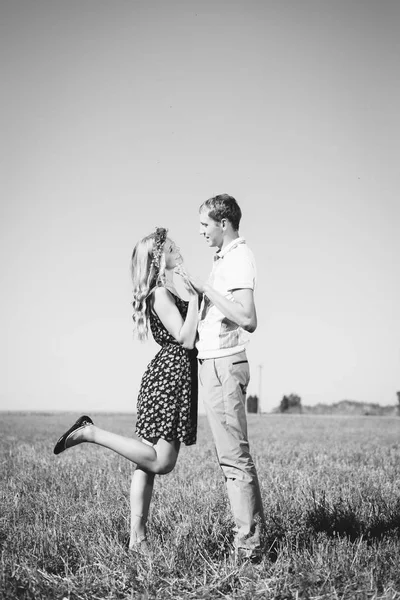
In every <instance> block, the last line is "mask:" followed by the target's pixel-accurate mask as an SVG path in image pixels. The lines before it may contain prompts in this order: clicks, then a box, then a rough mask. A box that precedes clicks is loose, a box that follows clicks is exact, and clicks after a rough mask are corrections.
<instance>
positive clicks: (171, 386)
mask: <svg viewBox="0 0 400 600" xmlns="http://www.w3.org/2000/svg"><path fill="white" fill-rule="evenodd" d="M199 212H200V233H201V235H203V236H204V238H205V239H206V241H207V243H208V245H209V246H211V247H216V248H217V251H216V253H215V255H214V265H213V269H212V272H211V275H210V277H209V279H208V281H207V283H205V284H201V283H199V282H198V281H197V280H196V279H194V278H193V277H191V276H190V275H188V274H187V273H186V272H185V270H184V268H183V267H182V266H181V264H180V263H181V256H180V253H179V248H178V247H177V246H176V245H175V244H174V242H173V241H172V240H171V239H169V238H168V237H167V230H166V229H163V228H157V229H156V231H155V233H153V234H151V235H149V236H147V237H145V238H144V239H142V240H141V241H140V242H138V243H137V244H136V246H135V248H134V250H133V254H132V280H133V294H134V301H133V311H134V312H133V321H134V325H135V329H136V333H137V335H138V337H139V339H141V340H145V339H146V337H147V334H148V327H149V326H150V329H151V332H152V334H153V337H154V340H155V341H156V342H157V343H158V344H159V345H160V346H161V350H160V351H159V352H158V353H157V354H156V356H155V357H154V358H153V360H152V361H151V362H150V364H149V365H148V367H147V369H146V372H145V374H144V376H143V378H142V382H141V387H140V391H139V397H138V402H137V423H136V434H137V436H138V437H139V438H140V439H139V440H137V439H132V438H128V437H124V436H121V435H117V434H115V433H111V432H109V431H105V430H102V429H99V428H98V427H96V426H95V425H94V424H93V421H92V420H91V419H90V417H88V416H83V417H80V419H78V421H77V422H76V423H75V424H74V425H73V426H72V427H71V428H70V429H69V430H68V431H67V432H66V433H64V435H62V436H61V437H60V439H59V440H58V442H57V444H56V446H55V448H54V453H55V454H60V452H63V451H64V450H66V449H67V448H71V447H72V446H75V445H77V444H80V443H82V442H91V443H94V444H99V445H101V446H104V447H106V448H109V449H110V450H113V451H114V452H117V453H118V454H121V455H122V456H124V457H125V458H127V459H128V460H130V461H131V462H133V463H135V464H136V465H137V466H136V469H135V471H134V473H133V476H132V483H131V494H130V501H131V527H130V542H129V547H130V548H131V549H135V548H140V547H145V544H146V522H147V517H148V513H149V508H150V502H151V496H152V492H153V485H154V477H155V475H156V474H159V475H161V474H165V473H169V472H170V471H172V469H173V468H174V466H175V463H176V460H177V458H178V453H179V448H180V444H181V442H183V443H184V444H186V445H191V444H194V443H195V442H196V428H197V391H198V389H197V385H198V383H197V381H199V383H200V386H201V388H202V392H203V400H204V407H205V410H206V415H207V418H208V422H209V424H210V427H211V431H212V434H213V437H214V443H215V446H216V451H217V456H218V461H219V464H220V466H221V468H222V471H223V473H224V477H225V481H226V486H227V492H228V497H229V501H230V504H231V509H232V513H233V517H234V520H235V525H236V527H235V530H236V536H235V553H236V555H237V556H241V557H243V558H250V559H252V558H257V557H258V556H259V555H260V553H261V543H260V530H261V528H262V526H263V523H264V516H263V509H262V503H261V495H260V488H259V483H258V479H257V473H256V469H255V466H254V462H253V460H252V457H251V455H250V452H249V444H248V438H247V421H246V408H245V400H246V387H247V385H248V382H249V365H248V361H247V357H246V352H245V343H246V339H245V338H246V332H253V331H254V330H255V328H256V326H257V317H256V310H255V306H254V297H253V292H254V286H255V277H256V273H255V264H254V258H253V255H252V253H251V251H250V250H249V249H248V247H247V245H246V243H245V241H244V239H243V238H241V237H239V223H240V219H241V210H240V207H239V205H238V203H237V202H236V200H235V199H234V198H233V197H232V196H229V195H228V194H221V195H219V196H215V197H213V198H210V199H208V200H206V201H205V202H204V203H203V204H202V205H201V206H200V211H199ZM174 272H175V273H177V274H178V275H180V277H181V278H182V281H183V284H184V288H185V289H186V292H187V295H188V301H185V300H183V299H182V298H180V296H179V295H178V293H177V291H176V289H175V287H174V284H173V273H174ZM199 297H201V298H202V299H201V306H200V311H199ZM196 340H197V341H196ZM196 348H197V350H196ZM197 363H198V364H197ZM197 367H198V370H199V373H198V380H197Z"/></svg>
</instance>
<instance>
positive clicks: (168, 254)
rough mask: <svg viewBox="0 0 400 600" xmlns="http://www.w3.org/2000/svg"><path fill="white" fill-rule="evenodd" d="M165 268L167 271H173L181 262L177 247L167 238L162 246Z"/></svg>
mask: <svg viewBox="0 0 400 600" xmlns="http://www.w3.org/2000/svg"><path fill="white" fill-rule="evenodd" d="M164 256H165V268H166V269H167V270H172V269H175V267H177V266H178V265H180V264H181V262H182V256H181V252H180V249H179V247H178V246H177V245H176V244H175V243H174V242H173V241H172V240H170V239H169V238H167V241H166V242H165V244H164Z"/></svg>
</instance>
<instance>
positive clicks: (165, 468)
mask: <svg viewBox="0 0 400 600" xmlns="http://www.w3.org/2000/svg"><path fill="white" fill-rule="evenodd" d="M175 465H176V457H172V458H171V457H170V458H166V459H160V460H159V461H157V464H156V466H155V473H156V474H157V475H167V473H171V471H172V470H173V468H174V467H175Z"/></svg>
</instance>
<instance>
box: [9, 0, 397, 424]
mask: <svg viewBox="0 0 400 600" xmlns="http://www.w3.org/2000/svg"><path fill="white" fill-rule="evenodd" d="M399 26H400V3H398V2H396V1H394V0H393V1H388V0H381V1H379V2H378V1H375V2H372V1H369V0H363V1H361V0H352V2H348V1H347V0H335V1H333V0H325V1H324V0H315V1H314V0H303V1H302V2H298V1H297V0H292V1H289V0H280V1H279V2H278V1H270V0H263V1H257V0H246V1H236V0H231V1H229V2H228V1H221V0H214V1H210V0H202V1H198V0H193V1H190V0H188V1H177V0H165V1H163V2H161V1H154V0H149V1H144V0H143V1H142V0H113V2H111V1H105V0H80V1H77V0H69V1H68V2H61V1H60V0H59V1H57V0H36V1H35V2H32V1H31V0H6V1H5V2H2V3H1V7H0V68H1V79H2V95H1V100H0V102H1V111H0V126H1V131H2V135H1V146H0V164H1V173H0V182H1V190H2V193H1V196H0V289H1V295H0V332H1V336H0V364H1V370H0V373H1V376H0V408H1V409H3V410H71V411H76V412H89V411H96V410H98V411H133V410H135V406H136V397H137V393H138V389H139V385H140V379H141V376H142V374H143V372H144V369H145V368H146V365H147V363H148V362H149V361H150V359H151V358H152V356H153V355H154V354H155V352H156V351H157V346H156V344H155V343H154V341H153V340H152V339H150V340H149V341H148V342H147V343H145V344H142V343H140V342H139V341H137V340H136V339H135V338H134V336H133V331H132V319H131V315H132V308H131V301H132V285H131V281H130V270H129V269H130V257H131V253H132V249H133V247H134V245H135V243H136V242H137V241H138V240H139V239H140V238H142V237H144V236H145V235H147V234H148V233H150V232H151V231H153V230H154V228H155V227H156V226H163V227H167V228H169V234H170V236H171V238H172V239H173V240H174V241H175V242H176V243H177V244H178V245H179V246H180V248H181V251H182V254H183V256H184V258H185V264H186V267H187V269H188V270H189V272H191V273H192V274H193V275H195V276H196V277H199V278H201V279H205V278H206V277H207V274H208V272H209V270H210V269H211V264H212V254H213V249H210V248H208V246H207V245H206V243H205V241H204V240H202V239H201V237H200V235H199V218H198V208H199V205H200V204H201V203H202V202H203V201H204V200H206V199H207V198H209V197H211V196H214V195H216V194H220V193H229V194H231V195H233V196H234V197H235V198H236V199H237V201H238V202H239V204H240V206H241V208H242V212H243V218H242V223H241V227H240V234H241V235H243V237H245V239H246V241H247V243H248V244H249V246H250V248H251V249H252V250H253V252H254V254H255V256H256V260H257V267H258V284H257V290H256V304H257V312H258V321H259V324H258V328H257V331H256V332H255V333H254V334H253V335H252V337H251V342H250V345H249V348H248V355H249V359H250V364H251V377H252V379H251V383H250V386H249V393H251V394H259V395H260V396H261V409H262V410H263V411H265V412H268V411H271V410H272V409H273V408H275V407H276V406H278V405H279V403H280V400H281V398H282V396H283V395H284V394H290V393H296V394H298V395H300V396H301V398H302V402H303V404H305V405H314V404H316V403H319V402H321V403H333V402H339V401H340V400H343V399H351V400H357V401H365V402H377V403H379V404H396V402H397V399H396V391H398V390H400V318H399V307H400V277H399V273H400V236H399V223H400V201H399V194H398V188H399V167H398V165H399V134H400V123H399V120H400V117H399V110H398V107H399V106H400V78H399V67H398V65H399V59H400V38H399V35H398V31H399ZM201 406H202V405H201V403H200V408H201Z"/></svg>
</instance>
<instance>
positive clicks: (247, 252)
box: [226, 241, 255, 263]
mask: <svg viewBox="0 0 400 600" xmlns="http://www.w3.org/2000/svg"><path fill="white" fill-rule="evenodd" d="M226 258H228V260H229V262H230V261H231V260H232V261H233V262H234V261H237V260H248V261H250V262H251V263H254V262H255V258H254V254H253V252H252V250H251V248H249V246H248V245H247V243H246V242H245V241H243V242H242V243H240V244H237V245H236V246H234V247H233V248H232V250H230V252H228V253H227V254H226Z"/></svg>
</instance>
